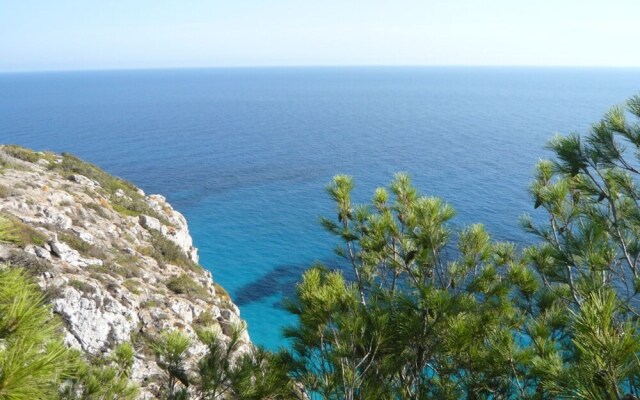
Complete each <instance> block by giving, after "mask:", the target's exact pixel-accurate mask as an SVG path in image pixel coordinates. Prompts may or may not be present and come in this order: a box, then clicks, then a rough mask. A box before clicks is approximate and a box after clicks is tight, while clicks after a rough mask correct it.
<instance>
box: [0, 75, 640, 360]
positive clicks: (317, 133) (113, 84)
mask: <svg viewBox="0 0 640 400" xmlns="http://www.w3.org/2000/svg"><path fill="white" fill-rule="evenodd" d="M639 91H640V69H567V68H565V69H555V68H538V69H534V68H280V69H278V68H271V69H211V70H157V71H117V72H116V71H113V72H69V73H27V74H0V143H16V144H20V145H24V146H27V147H31V148H34V149H39V150H44V149H48V150H54V151H68V152H71V153H75V154H77V155H78V156H80V157H82V158H84V159H86V160H89V161H91V162H94V163H96V164H98V165H100V166H101V167H103V168H104V169H106V170H107V171H109V172H111V173H114V174H116V175H119V176H122V177H124V178H126V179H128V180H130V181H132V182H134V183H135V184H137V185H138V186H140V187H142V188H143V189H144V190H145V191H147V193H162V194H164V195H166V196H167V198H168V199H169V200H170V202H171V203H172V204H173V205H174V206H175V207H176V208H177V209H179V210H180V211H182V212H183V213H184V214H185V215H186V217H187V219H188V221H189V224H190V228H191V233H192V236H193V237H194V240H195V243H196V245H197V246H198V247H199V249H200V255H201V263H202V264H203V265H205V266H206V267H207V268H209V269H211V270H212V272H213V274H214V277H215V279H216V280H217V281H219V282H220V283H221V284H222V285H223V286H224V287H226V288H227V289H228V290H229V291H230V293H231V295H232V296H233V297H234V299H235V300H236V302H237V303H238V304H239V305H240V308H241V311H242V315H243V316H244V318H246V319H247V320H248V322H249V329H250V333H251V335H252V338H253V340H254V341H255V342H257V343H260V344H264V345H267V346H268V347H272V348H273V347H277V346H278V345H279V344H281V343H282V341H281V339H280V327H281V326H283V325H284V324H286V323H289V322H291V319H290V317H289V316H288V315H287V314H286V313H285V312H283V311H282V310H281V309H280V307H279V303H280V300H281V298H282V296H283V294H284V295H287V294H288V293H290V292H291V290H292V288H293V287H294V284H295V282H296V280H297V278H298V276H299V274H300V273H301V271H303V270H304V268H306V267H307V266H309V265H310V264H312V263H313V262H314V261H316V260H320V261H324V262H326V263H330V264H332V263H335V259H334V256H333V254H332V248H333V246H334V242H333V240H332V238H331V237H330V236H329V235H328V234H326V233H325V232H324V231H323V230H322V229H321V228H320V227H319V225H318V222H317V220H318V217H319V216H320V215H326V216H331V215H332V213H333V204H332V203H331V202H330V201H329V199H328V197H327V196H326V195H325V192H324V186H325V185H326V184H327V183H328V182H329V181H330V180H331V177H332V176H333V175H335V174H337V173H347V174H350V175H353V176H354V177H355V178H356V184H357V189H356V193H355V196H356V198H357V199H360V200H361V201H362V200H365V199H367V198H368V197H369V195H370V194H371V192H372V191H373V189H374V188H375V187H377V186H380V185H386V184H387V183H388V182H389V181H390V180H391V179H392V176H393V173H394V172H397V171H407V172H409V173H410V174H411V175H412V177H413V179H414V181H415V183H416V185H417V186H418V187H419V188H420V190H421V191H423V192H424V193H427V194H433V195H437V196H441V197H444V198H445V199H447V200H448V201H449V202H450V203H452V204H453V205H454V206H455V207H456V209H457V210H458V216H457V217H456V219H455V223H456V224H458V225H463V224H466V223H472V222H482V223H484V224H486V225H487V227H488V228H489V230H490V231H491V232H492V233H493V234H494V236H495V237H496V238H498V239H510V240H515V241H517V242H519V243H522V242H526V241H527V240H529V238H528V237H527V236H526V235H525V234H524V233H523V232H522V230H521V229H520V228H519V226H518V224H517V219H518V216H520V215H521V214H522V213H524V212H531V211H532V202H531V200H530V199H529V197H528V195H527V185H528V183H529V181H530V180H531V177H532V171H533V166H534V164H535V163H536V161H537V160H538V159H539V158H540V157H544V156H545V151H544V145H545V143H546V142H547V140H548V139H549V138H550V137H551V136H552V134H553V133H554V132H561V133H569V132H571V131H574V130H577V131H584V130H585V129H588V127H589V126H590V124H591V123H592V122H595V121H596V120H597V119H598V118H599V117H600V116H601V115H602V113H603V112H604V111H606V110H607V109H608V108H609V107H610V106H612V105H614V104H620V103H621V102H623V101H624V100H626V99H627V98H628V97H630V96H632V95H634V94H636V93H638V92H639Z"/></svg>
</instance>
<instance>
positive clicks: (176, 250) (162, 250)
mask: <svg viewBox="0 0 640 400" xmlns="http://www.w3.org/2000/svg"><path fill="white" fill-rule="evenodd" d="M150 232H151V245H152V246H153V251H152V252H151V254H150V256H151V257H153V258H154V259H155V260H156V261H157V262H158V264H164V263H169V264H174V265H177V266H179V267H183V268H186V269H189V270H191V271H194V272H198V271H202V267H200V266H199V265H198V264H196V263H194V262H193V261H192V260H191V259H190V258H189V257H187V255H186V254H185V253H184V251H182V249H181V248H180V247H179V246H178V245H177V244H175V243H174V242H172V241H171V240H169V239H167V238H166V237H165V236H164V235H163V234H162V233H160V232H158V231H150ZM143 254H144V253H143Z"/></svg>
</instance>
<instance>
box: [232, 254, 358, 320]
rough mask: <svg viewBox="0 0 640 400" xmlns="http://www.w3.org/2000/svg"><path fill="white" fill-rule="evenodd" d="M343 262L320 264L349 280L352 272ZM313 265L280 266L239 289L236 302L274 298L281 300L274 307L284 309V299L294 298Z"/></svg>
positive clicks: (245, 303) (334, 261)
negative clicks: (305, 273) (297, 287)
mask: <svg viewBox="0 0 640 400" xmlns="http://www.w3.org/2000/svg"><path fill="white" fill-rule="evenodd" d="M340 261H341V260H338V259H332V260H324V261H322V262H320V263H319V264H321V265H324V266H325V267H327V268H328V269H330V270H341V271H343V273H344V275H345V277H346V278H347V279H351V278H352V277H351V275H352V273H351V271H350V270H349V269H348V268H346V267H345V265H344V263H341V262H340ZM312 265H313V264H312V263H310V264H283V265H278V266H277V267H275V268H274V269H272V270H271V271H269V272H267V273H266V274H264V275H263V276H261V277H260V278H259V279H258V280H255V281H253V282H251V283H248V284H246V285H244V286H242V287H241V288H240V289H238V290H237V291H236V293H235V296H234V302H235V303H236V304H237V305H238V306H243V305H247V304H250V303H254V302H258V301H263V300H264V299H266V298H269V297H272V296H278V297H280V299H278V301H277V302H276V303H274V304H273V306H274V307H277V308H281V307H282V299H286V298H293V296H294V295H295V291H296V284H297V283H298V282H299V281H300V279H301V277H302V274H303V273H304V271H306V270H307V269H309V268H310V267H311V266H312Z"/></svg>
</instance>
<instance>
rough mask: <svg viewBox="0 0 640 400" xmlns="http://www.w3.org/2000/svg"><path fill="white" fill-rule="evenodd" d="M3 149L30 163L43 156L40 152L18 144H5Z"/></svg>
mask: <svg viewBox="0 0 640 400" xmlns="http://www.w3.org/2000/svg"><path fill="white" fill-rule="evenodd" d="M2 150H4V152H5V153H7V154H8V155H10V156H11V157H14V158H17V159H19V160H22V161H26V162H30V163H34V162H36V161H38V160H39V159H40V158H41V156H40V154H38V153H36V152H35V151H33V150H30V149H25V148H24V147H20V146H16V145H5V146H3V147H2Z"/></svg>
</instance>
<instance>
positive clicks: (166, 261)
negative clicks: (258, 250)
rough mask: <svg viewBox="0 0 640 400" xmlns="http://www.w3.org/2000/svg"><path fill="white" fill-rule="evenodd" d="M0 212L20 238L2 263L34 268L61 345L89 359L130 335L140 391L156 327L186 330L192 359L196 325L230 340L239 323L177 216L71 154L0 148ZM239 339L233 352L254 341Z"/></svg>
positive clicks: (146, 394) (150, 375)
mask: <svg viewBox="0 0 640 400" xmlns="http://www.w3.org/2000/svg"><path fill="white" fill-rule="evenodd" d="M0 218H2V220H4V221H10V222H11V223H12V224H13V225H15V226H16V227H17V228H18V231H19V238H20V240H19V241H16V242H13V243H3V242H0V264H5V263H6V264H10V265H13V266H22V267H24V268H25V269H27V270H29V271H31V273H32V274H33V275H34V276H35V277H36V278H37V280H38V283H39V285H40V287H41V288H42V289H43V290H44V291H45V293H46V295H47V297H48V300H49V301H50V302H51V304H52V306H53V309H54V312H55V313H56V314H58V315H60V317H61V318H62V320H63V321H64V326H65V328H64V329H65V336H66V343H67V344H68V345H69V346H71V347H74V348H77V349H79V350H81V351H82V352H83V353H85V354H86V355H87V357H91V356H92V355H99V354H101V353H108V352H110V351H111V350H113V348H114V346H116V345H117V344H119V343H122V342H125V341H130V342H132V343H133V345H134V347H135V350H136V355H135V364H134V367H133V372H132V380H133V381H134V382H136V383H137V384H139V385H140V387H141V389H142V396H143V398H154V397H155V396H156V395H157V390H158V387H159V382H160V381H161V380H162V379H163V375H162V371H161V370H160V368H159V367H158V365H157V364H156V359H155V355H154V352H153V349H152V345H151V343H152V342H153V340H154V339H155V338H156V337H157V336H158V335H159V334H160V332H163V331H166V330H172V329H177V330H180V331H182V332H184V333H185V334H187V335H188V336H190V337H191V338H192V339H193V343H194V345H193V346H192V347H191V349H190V352H191V353H190V359H191V362H195V360H197V359H199V358H200V357H201V356H202V355H204V354H205V352H206V347H205V346H204V345H203V344H202V342H200V341H199V339H198V337H197V335H196V330H197V329H198V328H201V327H209V328H213V329H216V330H218V331H219V338H220V339H221V340H223V341H228V340H229V336H230V335H231V332H232V330H233V329H234V326H238V325H242V324H243V321H242V320H241V319H240V313H239V310H238V308H237V307H236V306H235V305H234V304H233V302H232V301H231V299H230V298H229V296H228V294H227V293H226V292H225V291H224V289H223V288H222V287H220V286H219V285H217V284H216V283H214V281H213V280H212V275H211V273H210V272H208V271H207V270H205V269H204V268H203V267H201V266H200V265H199V264H198V254H197V249H195V248H194V247H193V242H192V239H191V236H190V235H189V229H188V227H187V222H186V220H185V218H184V216H183V215H182V214H180V213H179V212H178V211H176V210H174V209H173V208H172V207H171V205H170V204H169V203H167V201H166V199H165V198H164V197H163V196H160V195H145V193H144V192H143V191H142V190H140V189H139V188H137V187H135V186H134V185H132V184H131V183H129V182H126V181H123V180H121V179H119V178H115V177H112V176H110V175H109V174H107V173H105V172H104V171H102V170H101V169H99V168H98V167H96V166H94V165H92V164H89V163H86V162H84V161H82V160H80V159H78V158H77V157H74V156H72V155H69V154H64V153H63V154H61V155H60V154H55V153H50V152H34V151H31V150H28V149H24V148H21V147H18V146H8V145H4V146H0ZM241 343H242V345H241V346H240V347H239V349H238V350H237V353H243V352H247V351H250V349H251V348H252V344H251V342H250V339H249V336H248V334H247V333H246V331H245V332H244V333H243V335H242V338H241Z"/></svg>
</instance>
